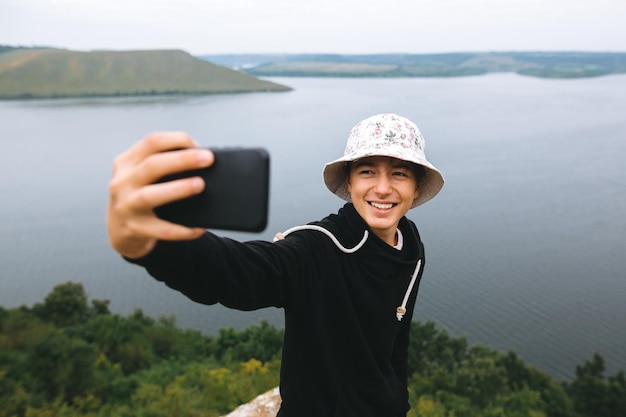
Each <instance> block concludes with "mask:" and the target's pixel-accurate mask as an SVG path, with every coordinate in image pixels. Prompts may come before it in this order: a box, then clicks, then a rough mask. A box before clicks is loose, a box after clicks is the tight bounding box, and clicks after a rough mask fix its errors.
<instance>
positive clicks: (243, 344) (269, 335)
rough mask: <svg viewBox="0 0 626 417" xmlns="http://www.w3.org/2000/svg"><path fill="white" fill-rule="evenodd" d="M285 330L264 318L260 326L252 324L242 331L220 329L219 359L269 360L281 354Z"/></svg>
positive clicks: (217, 342) (217, 348) (218, 342)
mask: <svg viewBox="0 0 626 417" xmlns="http://www.w3.org/2000/svg"><path fill="white" fill-rule="evenodd" d="M283 335H284V331H283V330H282V329H277V328H276V327H275V326H273V325H271V324H270V323H268V322H267V320H262V321H261V323H260V325H259V326H250V327H248V328H246V329H244V330H242V331H236V330H235V329H234V328H232V327H230V328H226V329H220V330H219V337H218V339H217V340H216V343H215V355H216V357H217V358H218V359H223V358H230V359H231V360H234V361H237V362H241V361H247V360H249V359H253V358H254V359H258V360H260V361H261V362H268V361H270V360H272V359H274V358H276V357H278V356H279V355H280V351H281V349H282V344H283Z"/></svg>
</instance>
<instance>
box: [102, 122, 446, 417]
mask: <svg viewBox="0 0 626 417" xmlns="http://www.w3.org/2000/svg"><path fill="white" fill-rule="evenodd" d="M195 146H196V144H195V142H193V140H191V139H190V138H189V137H188V136H186V135H185V134H182V133H158V134H153V135H151V136H149V137H147V138H146V139H144V140H143V141H141V142H139V143H138V144H136V145H135V146H133V147H131V148H130V149H129V150H128V151H126V152H125V153H124V154H122V155H121V156H119V157H118V158H117V159H116V162H115V165H114V172H113V179H112V181H111V186H110V201H109V207H108V211H107V222H108V230H109V236H110V241H111V245H112V246H113V247H114V248H115V249H116V250H117V251H118V252H119V253H120V254H121V255H123V256H125V257H126V258H127V259H128V260H129V261H131V262H133V263H136V264H139V265H142V266H143V267H145V268H146V270H147V271H148V272H149V273H150V274H151V275H152V276H153V277H155V278H156V279H157V280H159V281H163V282H164V283H165V284H166V285H168V286H169V287H171V288H173V289H176V290H178V291H180V292H182V293H184V294H185V295H187V296H188V297H189V298H190V299H192V300H194V301H196V302H199V303H204V304H215V303H221V304H223V305H225V306H227V307H231V308H236V309H241V310H253V309H258V308H263V307H269V306H275V307H281V308H283V309H284V311H285V340H284V344H283V357H282V367H281V382H280V392H281V397H282V399H283V401H282V406H281V409H280V412H279V414H278V415H279V416H281V417H307V416H312V417H313V416H315V417H326V416H329V417H330V416H358V417H368V416H372V417H391V416H394V417H395V416H405V415H406V412H407V411H408V409H409V403H408V392H407V353H408V345H409V330H410V324H411V317H412V314H413V308H414V304H415V299H416V297H417V288H418V286H419V281H420V279H421V276H422V271H423V266H424V249H423V245H422V242H421V241H420V238H419V234H418V231H417V228H416V227H415V225H414V224H413V222H411V221H410V220H408V219H407V218H406V217H405V214H406V213H407V211H408V210H409V209H411V208H414V207H417V206H418V205H420V204H423V203H425V202H426V201H428V200H430V199H431V198H433V197H434V196H435V195H436V194H437V193H438V192H439V190H440V189H441V188H442V186H443V183H444V180H443V177H442V175H441V173H440V172H439V171H438V170H437V169H436V168H435V167H434V166H433V165H431V164H430V163H429V162H428V161H427V160H426V158H425V155H424V138H423V137H422V135H421V133H420V131H419V129H418V128H417V126H416V125H415V124H413V123H412V122H411V121H409V120H408V119H406V118H403V117H400V116H397V115H394V114H381V115H376V116H372V117H370V118H368V119H365V120H363V121H362V122H360V123H359V124H357V125H356V126H355V127H354V128H353V129H352V131H351V133H350V136H349V138H348V142H347V146H346V149H345V152H344V155H343V156H342V157H341V158H339V159H337V160H335V161H332V162H330V163H328V164H326V166H325V167H324V181H325V183H326V186H327V187H328V188H329V190H330V191H331V192H333V193H334V194H336V195H338V196H339V197H341V198H342V199H344V200H346V201H347V203H346V204H345V205H344V206H343V207H342V208H341V209H340V210H339V211H338V213H337V214H331V215H329V216H327V217H325V218H324V219H322V220H320V221H317V222H312V223H310V224H308V225H304V226H298V227H294V228H292V229H289V230H287V231H286V232H284V233H282V234H279V235H277V238H276V239H275V241H274V242H273V243H271V242H262V241H251V242H237V241H234V240H231V239H226V238H220V237H218V236H215V235H214V234H212V233H210V232H208V231H205V230H202V229H193V228H186V227H183V226H180V225H175V224H171V223H168V222H165V221H163V220H160V219H158V218H157V217H156V216H155V215H154V213H153V209H154V207H157V206H159V205H161V204H164V203H166V202H169V201H173V200H175V199H180V198H184V197H187V196H191V195H193V194H195V193H197V192H199V191H200V190H201V189H202V187H203V183H202V181H201V180H199V179H198V178H191V179H185V180H179V181H176V182H172V183H163V184H153V183H154V181H155V180H157V179H158V178H160V177H162V176H164V175H166V174H169V173H172V172H176V171H182V170H188V169H194V168H200V167H205V166H210V165H211V164H212V163H213V155H212V154H211V153H210V152H209V151H206V150H201V149H196V148H195ZM176 148H185V149H183V150H180V151H177V152H165V153H164V152H162V151H164V150H171V149H176Z"/></svg>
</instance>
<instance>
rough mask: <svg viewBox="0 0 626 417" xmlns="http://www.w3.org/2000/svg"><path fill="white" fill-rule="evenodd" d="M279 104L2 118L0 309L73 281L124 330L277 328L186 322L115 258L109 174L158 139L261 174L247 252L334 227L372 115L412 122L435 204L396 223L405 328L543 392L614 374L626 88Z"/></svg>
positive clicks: (56, 108) (623, 79)
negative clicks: (413, 326)
mask: <svg viewBox="0 0 626 417" xmlns="http://www.w3.org/2000/svg"><path fill="white" fill-rule="evenodd" d="M276 80H277V81H278V82H282V83H285V84H288V85H291V86H293V87H294V88H295V90H294V91H293V92H289V93H275V94H239V95H224V96H214V97H167V98H145V99H130V98H128V99H90V100H37V101H26V102H0V120H1V121H0V141H1V143H2V151H1V152H0V174H1V176H0V193H1V195H2V204H0V219H1V220H0V305H2V306H4V307H16V306H19V305H22V304H26V305H32V304H33V303H35V302H39V301H41V300H42V299H43V298H44V297H45V295H46V294H47V293H48V292H49V291H50V290H51V289H52V287H53V286H54V285H56V284H58V283H62V282H65V281H68V280H72V281H80V282H82V283H83V284H84V285H85V288H86V290H87V292H88V293H89V296H90V297H91V298H98V299H109V300H111V308H112V309H113V310H114V311H116V312H119V313H122V314H126V313H129V312H131V311H132V310H133V309H135V308H141V309H143V310H144V312H146V313H147V314H150V315H153V316H159V315H171V314H175V315H176V317H177V322H178V324H179V325H180V326H184V327H193V328H198V329H201V330H203V331H205V332H207V333H215V332H216V331H217V329H218V328H220V327H227V326H235V327H238V328H239V327H244V326H247V325H250V324H256V323H258V322H259V320H260V318H267V319H268V320H270V321H271V322H273V323H275V324H277V325H282V312H281V311H280V310H277V309H267V310H262V311H258V312H252V313H243V312H236V311H231V310H227V309H225V308H223V307H221V306H212V307H206V306H201V305H197V304H193V303H192V302H190V301H188V300H187V299H186V298H184V297H183V296H181V295H180V294H178V293H175V292H173V291H171V290H168V289H166V288H165V287H164V286H163V285H162V284H160V283H157V282H154V281H153V280H152V279H151V278H149V277H148V276H147V275H146V274H145V272H143V270H141V269H140V268H138V267H135V266H132V265H129V264H126V263H125V262H123V261H122V260H121V259H120V258H119V257H118V256H117V255H116V254H115V253H113V251H112V250H111V249H110V248H109V246H108V243H107V237H106V234H105V225H104V211H105V204H106V198H107V184H108V180H109V176H110V171H111V162H112V159H113V158H114V156H115V155H116V154H118V153H119V152H121V151H122V150H124V149H125V148H127V147H128V146H130V145H131V144H132V143H134V142H135V141H136V140H138V139H139V138H141V137H142V136H143V135H145V134H146V133H148V132H150V131H153V130H185V131H188V132H189V133H191V134H192V135H193V136H194V137H195V138H196V139H197V140H198V141H200V142H201V143H202V144H203V145H207V146H208V145H217V146H223V145H262V146H265V147H267V148H268V149H269V150H270V152H271V155H272V183H271V187H272V195H271V218H270V222H269V227H268V229H267V231H266V232H264V233H262V234H259V235H248V234H240V233H239V234H238V233H222V234H227V235H229V236H234V237H236V238H240V239H251V238H254V239H256V238H263V239H270V238H271V236H273V235H274V233H275V232H277V231H281V230H284V229H286V228H288V227H291V226H293V225H297V224H302V223H305V222H308V221H310V220H315V219H318V218H320V217H323V216H324V215H326V214H327V213H329V212H334V211H336V210H337V208H338V207H339V206H340V205H341V201H340V200H339V199H337V198H336V197H334V196H333V195H332V194H330V193H329V192H328V191H326V189H325V188H324V186H323V183H322V180H321V167H322V165H323V164H324V163H325V162H327V161H329V160H332V159H335V158H336V157H338V156H339V155H341V153H342V152H343V147H344V144H345V138H346V136H347V133H348V131H349V129H350V128H351V127H352V125H353V124H354V123H356V122H357V121H359V120H361V119H363V118H365V117H367V116H370V115H372V114H375V113H380V112H396V113H399V114H402V115H405V116H408V117H409V118H411V119H414V120H415V121H417V123H418V125H419V126H420V127H421V129H422V131H423V133H424V135H425V137H426V143H427V155H428V157H429V159H430V160H431V161H432V162H433V163H434V164H435V165H436V166H438V167H439V168H440V169H441V170H442V171H443V173H444V175H445V177H446V180H447V183H446V186H445V187H444V190H443V191H442V193H441V194H440V195H439V196H438V197H437V198H436V199H434V200H432V201H431V202H429V203H428V204H426V205H425V206H423V207H420V208H418V209H416V210H413V211H411V212H410V217H411V218H412V219H413V220H414V221H415V222H416V223H417V225H418V227H419V228H420V232H421V234H422V238H423V240H424V241H425V244H426V250H427V259H428V262H427V269H426V273H425V276H424V279H423V281H422V286H421V288H420V296H419V298H418V306H417V308H416V312H415V317H414V318H415V319H418V320H433V321H435V322H436V323H437V324H438V326H439V327H440V328H443V329H446V330H447V331H449V332H450V333H451V334H452V335H455V336H460V335H465V336H467V337H468V340H469V341H470V343H484V344H487V345H489V346H491V347H494V348H498V349H502V350H508V349H515V350H516V351H517V352H518V353H519V354H520V355H522V356H523V357H524V359H525V360H526V362H527V363H529V364H535V365H537V366H539V367H541V368H543V369H545V370H547V371H549V372H550V373H552V374H553V375H554V376H555V377H557V378H568V377H571V376H572V375H573V371H574V367H575V365H576V364H580V363H582V362H583V361H584V360H585V359H589V358H590V357H591V355H593V353H594V351H598V352H600V353H601V354H602V355H603V356H604V357H605V359H606V360H607V365H608V368H609V372H611V373H613V372H614V371H616V370H617V369H618V368H625V369H626V355H625V354H624V353H625V352H626V302H625V301H624V300H626V272H625V271H626V256H625V255H626V216H625V213H626V164H625V163H624V155H625V154H626V117H625V115H626V94H625V93H626V76H611V77H603V78H597V79H585V80H540V79H534V78H526V77H520V76H516V75H512V74H499V75H490V76H484V77H469V78H457V79H391V80H367V79H293V78H284V79H276Z"/></svg>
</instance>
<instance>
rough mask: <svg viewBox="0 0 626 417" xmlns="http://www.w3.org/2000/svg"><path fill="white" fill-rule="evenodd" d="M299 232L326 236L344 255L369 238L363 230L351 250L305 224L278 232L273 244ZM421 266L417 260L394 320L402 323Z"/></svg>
mask: <svg viewBox="0 0 626 417" xmlns="http://www.w3.org/2000/svg"><path fill="white" fill-rule="evenodd" d="M299 230H316V231H318V232H322V233H324V234H325V235H326V236H328V237H329V238H330V239H331V240H332V241H333V243H334V244H335V246H337V248H339V250H341V251H342V252H344V253H354V252H356V251H358V250H359V249H361V247H362V246H363V245H365V242H366V241H367V238H368V236H369V232H368V231H367V230H365V231H364V233H363V239H361V241H360V242H359V243H358V244H357V245H356V246H355V247H353V248H346V247H345V246H343V245H342V244H341V243H340V242H339V241H338V240H337V238H336V237H335V235H333V234H332V233H331V232H329V231H328V230H327V229H324V228H323V227H321V226H315V225H312V224H307V225H304V226H296V227H292V228H291V229H287V230H286V231H284V232H282V233H280V232H279V233H276V236H274V242H277V241H279V240H283V239H284V238H285V236H287V235H289V234H291V233H293V232H297V231H299ZM421 266H422V260H421V259H419V260H418V261H417V265H415V271H413V275H412V276H411V282H410V283H409V286H408V288H407V289H406V293H405V294H404V299H403V300H402V304H401V305H400V306H398V308H396V318H397V319H398V321H402V318H403V317H404V315H405V314H406V304H407V303H408V302H409V297H410V296H411V291H413V286H414V285H415V281H417V276H418V275H419V272H420V268H421Z"/></svg>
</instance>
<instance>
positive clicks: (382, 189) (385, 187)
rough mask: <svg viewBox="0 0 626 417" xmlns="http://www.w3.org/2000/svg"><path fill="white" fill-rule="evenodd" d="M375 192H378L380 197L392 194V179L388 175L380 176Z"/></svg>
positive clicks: (377, 179)
mask: <svg viewBox="0 0 626 417" xmlns="http://www.w3.org/2000/svg"><path fill="white" fill-rule="evenodd" d="M374 191H376V193H377V194H378V195H387V194H389V193H391V178H389V176H388V175H378V176H377V177H376V184H375V185H374Z"/></svg>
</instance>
